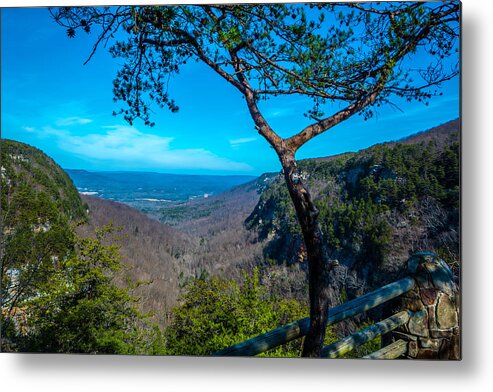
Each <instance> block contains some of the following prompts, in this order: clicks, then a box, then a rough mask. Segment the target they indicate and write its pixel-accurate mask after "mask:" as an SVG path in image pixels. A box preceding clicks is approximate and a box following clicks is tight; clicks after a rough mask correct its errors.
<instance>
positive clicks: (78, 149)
mask: <svg viewBox="0 0 493 392" xmlns="http://www.w3.org/2000/svg"><path fill="white" fill-rule="evenodd" d="M45 131H46V132H48V133H50V134H51V135H53V136H55V137H56V138H57V139H58V144H59V147H60V148H62V149H63V150H65V151H68V152H71V153H73V154H75V155H78V156H80V157H83V158H88V159H91V160H95V161H100V162H101V163H102V164H104V162H111V164H112V166H120V167H122V168H138V169H153V170H157V169H162V170H166V169H206V170H225V171H249V170H252V167H251V166H250V165H247V164H246V163H242V162H235V161H231V160H229V159H227V158H223V157H220V156H218V155H216V154H214V153H212V152H211V151H209V150H206V149H203V148H190V149H186V148H185V149H175V148H173V147H172V146H171V143H172V141H173V138H172V137H164V136H158V135H152V134H147V133H143V132H140V131H139V130H137V129H136V128H134V127H130V126H120V125H114V126H106V127H103V132H102V133H92V134H87V135H82V136H77V135H73V134H71V133H70V132H66V131H59V130H55V129H53V128H49V127H46V128H45Z"/></svg>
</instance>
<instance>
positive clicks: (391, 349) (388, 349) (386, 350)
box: [363, 339, 407, 359]
mask: <svg viewBox="0 0 493 392" xmlns="http://www.w3.org/2000/svg"><path fill="white" fill-rule="evenodd" d="M406 353H407V342H406V341H405V340H402V339H399V340H396V341H395V342H394V343H391V344H389V345H388V346H385V347H382V348H381V349H380V350H378V351H375V352H374V353H371V354H368V355H365V356H364V357H363V358H364V359H396V358H399V357H400V356H402V355H404V354H406Z"/></svg>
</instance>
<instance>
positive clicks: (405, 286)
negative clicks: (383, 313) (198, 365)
mask: <svg viewBox="0 0 493 392" xmlns="http://www.w3.org/2000/svg"><path fill="white" fill-rule="evenodd" d="M414 284H415V281H414V279H413V278H411V277H407V278H403V279H400V280H398V281H396V282H393V283H390V284H388V285H386V286H383V287H381V288H379V289H377V290H375V291H372V292H371V293H367V294H365V295H362V296H361V297H358V298H355V299H353V300H351V301H349V302H345V303H343V304H341V305H338V306H336V307H334V308H332V309H329V314H328V321H327V323H328V325H331V324H335V323H337V322H339V321H342V320H345V319H347V318H349V317H352V316H354V315H356V314H358V313H361V312H365V311H367V310H369V309H373V308H375V307H377V306H378V305H381V304H382V303H385V302H387V301H389V300H391V299H393V298H396V297H398V296H399V295H401V294H404V293H406V292H408V291H409V290H411V289H412V288H413V287H414ZM309 326H310V318H309V317H305V318H304V319H301V320H298V321H295V322H292V323H290V324H287V325H284V326H282V327H279V328H276V329H273V330H272V331H269V332H266V333H264V334H262V335H259V336H256V337H254V338H251V339H249V340H246V341H244V342H241V343H238V344H235V345H234V346H231V347H227V348H225V349H223V350H220V351H217V352H215V353H214V354H212V355H213V356H253V355H257V354H260V353H262V352H265V351H267V350H270V349H273V348H274V347H277V346H280V345H281V344H284V343H287V342H289V341H291V340H294V339H298V338H300V337H302V336H305V335H306V334H307V333H308V329H309Z"/></svg>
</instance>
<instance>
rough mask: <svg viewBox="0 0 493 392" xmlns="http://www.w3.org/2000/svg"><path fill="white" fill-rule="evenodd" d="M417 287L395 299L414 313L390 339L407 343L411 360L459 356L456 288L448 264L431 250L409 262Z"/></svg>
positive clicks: (454, 358) (458, 298)
mask: <svg viewBox="0 0 493 392" xmlns="http://www.w3.org/2000/svg"><path fill="white" fill-rule="evenodd" d="M408 274H410V275H411V276H413V277H414V278H415V279H416V283H417V285H416V288H415V289H413V290H412V291H410V292H408V293H406V294H404V295H402V296H401V297H399V300H398V302H399V303H398V307H399V308H400V309H403V308H407V309H409V310H411V311H412V312H413V315H412V317H411V318H410V320H409V322H408V323H407V324H406V325H405V326H403V327H401V328H400V329H398V330H396V331H394V332H392V334H391V339H392V340H397V339H403V340H406V341H407V342H408V352H407V355H406V357H407V358H412V359H451V360H459V359H461V352H460V325H459V323H460V317H459V309H460V308H459V305H460V296H459V288H458V286H457V284H456V283H455V281H454V276H453V273H452V271H451V270H450V268H449V267H448V265H447V264H446V263H445V262H444V261H443V260H441V259H440V258H439V257H438V256H437V255H435V254H433V253H417V254H415V255H414V256H413V257H411V259H410V260H409V262H408Z"/></svg>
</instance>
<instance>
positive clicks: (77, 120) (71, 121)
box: [55, 117, 92, 127]
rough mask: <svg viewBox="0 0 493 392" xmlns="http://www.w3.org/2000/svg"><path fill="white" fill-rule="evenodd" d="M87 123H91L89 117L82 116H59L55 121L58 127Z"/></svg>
mask: <svg viewBox="0 0 493 392" xmlns="http://www.w3.org/2000/svg"><path fill="white" fill-rule="evenodd" d="M89 123H92V120H91V119H90V118H83V117H66V118H60V119H58V120H57V121H56V122H55V124H56V125H57V126H58V127H70V126H73V125H85V124H89Z"/></svg>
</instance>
